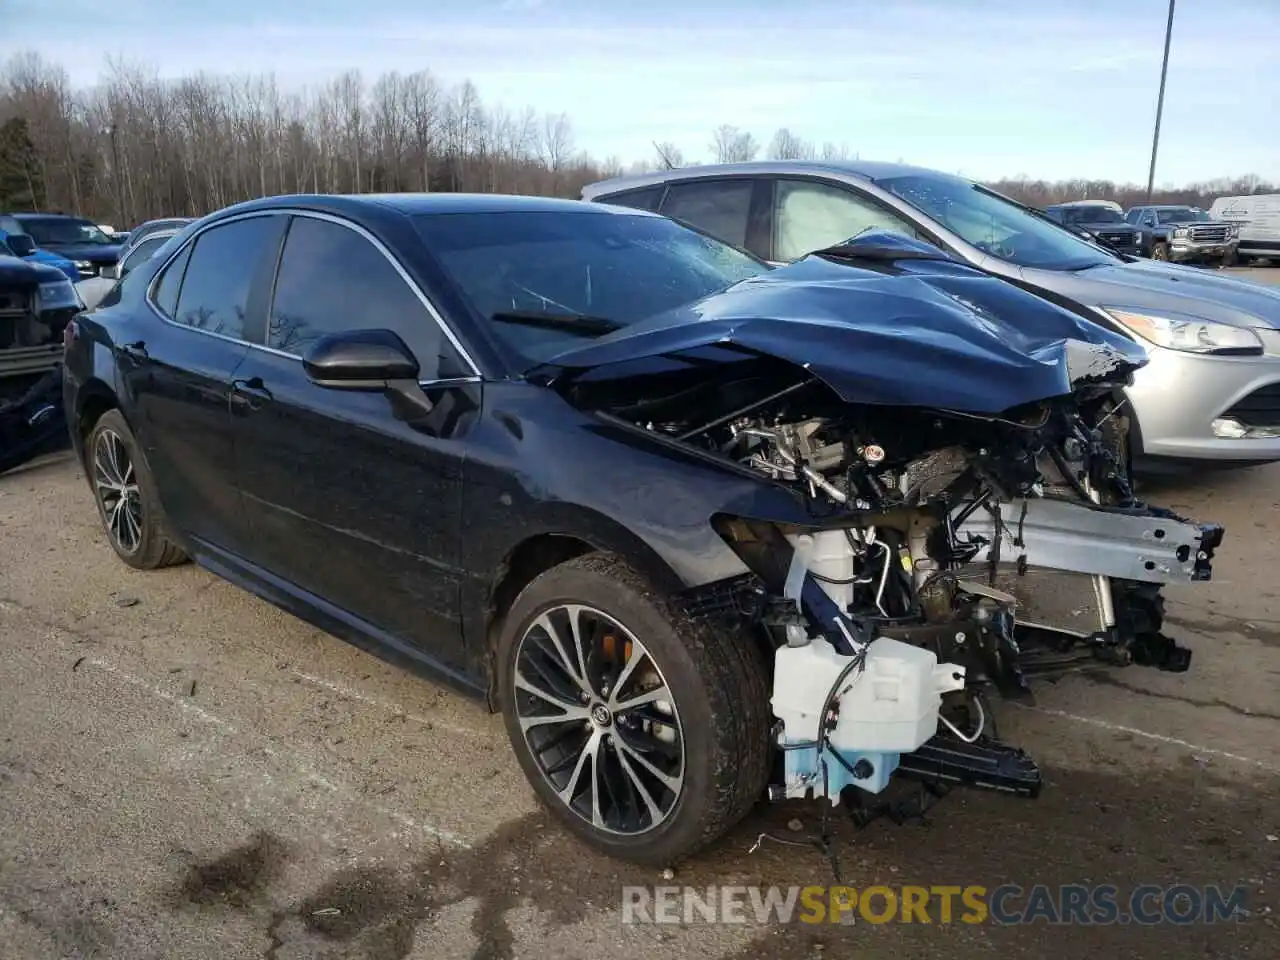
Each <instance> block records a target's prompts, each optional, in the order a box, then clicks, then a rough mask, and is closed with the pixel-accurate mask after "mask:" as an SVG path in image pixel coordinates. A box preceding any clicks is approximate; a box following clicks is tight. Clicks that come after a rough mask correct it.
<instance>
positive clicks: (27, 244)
mask: <svg viewBox="0 0 1280 960" xmlns="http://www.w3.org/2000/svg"><path fill="white" fill-rule="evenodd" d="M5 242H6V243H8V244H9V249H10V250H12V251H13V252H14V255H15V256H19V257H29V256H31V255H32V254H33V253H35V252H36V242H35V241H34V240H32V239H31V238H30V237H29V236H27V234H25V233H11V234H9V237H8V239H7V240H6V241H5Z"/></svg>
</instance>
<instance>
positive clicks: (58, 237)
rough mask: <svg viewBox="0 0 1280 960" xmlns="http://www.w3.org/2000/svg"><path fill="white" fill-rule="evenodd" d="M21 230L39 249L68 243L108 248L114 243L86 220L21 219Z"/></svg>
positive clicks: (65, 218)
mask: <svg viewBox="0 0 1280 960" xmlns="http://www.w3.org/2000/svg"><path fill="white" fill-rule="evenodd" d="M21 223H22V226H23V228H24V229H25V230H26V231H27V233H29V234H30V235H31V239H32V240H34V241H35V242H36V244H37V245H38V246H41V247H56V246H58V245H60V244H70V243H96V244H98V245H100V246H108V245H110V244H112V243H114V242H115V241H114V240H112V239H111V238H110V237H108V236H107V235H106V234H105V233H103V232H102V231H101V230H99V229H98V226H97V224H94V223H91V222H90V221H88V220H74V219H72V218H70V217H23V218H22V220H21Z"/></svg>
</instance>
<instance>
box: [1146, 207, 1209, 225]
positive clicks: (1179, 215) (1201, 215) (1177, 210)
mask: <svg viewBox="0 0 1280 960" xmlns="http://www.w3.org/2000/svg"><path fill="white" fill-rule="evenodd" d="M1156 216H1157V217H1159V218H1160V222H1161V223H1198V222H1200V221H1202V220H1208V219H1209V215H1208V214H1207V213H1205V212H1204V211H1203V210H1197V209H1196V208H1195V207H1165V208H1163V209H1161V210H1157V211H1156Z"/></svg>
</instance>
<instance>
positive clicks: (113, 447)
mask: <svg viewBox="0 0 1280 960" xmlns="http://www.w3.org/2000/svg"><path fill="white" fill-rule="evenodd" d="M93 483H94V491H95V492H96V494H97V497H98V506H99V507H100V508H101V509H102V519H103V522H104V523H105V524H106V527H107V533H108V534H109V535H110V537H111V539H112V540H113V541H114V542H115V545H116V547H117V548H118V549H119V550H120V551H122V552H123V553H126V554H133V553H136V552H137V550H138V548H139V547H140V546H141V545H142V495H141V493H140V491H139V490H138V478H137V474H136V473H135V472H134V466H133V460H132V458H131V457H130V456H129V450H128V448H127V447H126V446H125V445H124V440H123V439H121V437H120V435H119V434H118V433H116V432H115V431H114V430H103V431H102V432H101V433H100V434H98V439H97V440H96V441H95V442H94V447H93Z"/></svg>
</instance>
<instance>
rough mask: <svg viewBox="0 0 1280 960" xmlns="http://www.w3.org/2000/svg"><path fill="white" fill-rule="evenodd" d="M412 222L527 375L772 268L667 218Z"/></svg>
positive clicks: (559, 215)
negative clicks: (578, 346)
mask: <svg viewBox="0 0 1280 960" xmlns="http://www.w3.org/2000/svg"><path fill="white" fill-rule="evenodd" d="M415 220H416V221H417V226H418V231H419V233H420V234H421V235H422V237H423V239H424V240H426V242H427V247H428V249H429V250H430V251H431V253H432V254H433V255H434V256H435V257H436V258H437V259H438V260H439V261H440V263H441V264H442V265H443V267H444V268H445V270H446V271H447V272H448V273H449V275H450V276H451V277H452V279H453V280H454V282H455V283H456V284H457V285H458V287H459V288H460V289H461V291H462V294H463V295H464V296H465V297H466V299H467V300H468V301H469V302H470V304H471V306H472V307H473V308H474V309H475V310H476V311H477V312H478V313H479V314H480V316H482V317H484V318H487V319H489V320H490V326H489V329H490V331H491V332H492V333H493V335H494V336H495V337H497V338H498V339H499V340H501V341H502V342H503V343H504V344H505V345H506V346H507V347H508V348H509V349H510V350H512V351H513V352H514V353H516V354H517V355H518V356H519V357H520V358H521V359H522V361H523V362H525V364H526V369H527V368H528V367H533V366H535V365H537V364H538V363H540V362H542V361H544V360H547V359H549V358H550V357H552V356H555V355H556V354H557V353H561V352H563V351H564V350H566V349H568V348H570V347H572V346H573V345H574V344H575V343H579V342H581V340H582V338H584V337H598V336H602V335H603V334H605V333H608V332H609V331H610V330H611V329H617V328H619V327H625V326H627V325H629V324H632V323H635V322H637V321H639V320H643V319H645V318H646V317H650V316H653V315H655V314H658V313H662V312H664V311H666V310H670V309H672V308H673V307H678V306H680V305H682V304H686V303H692V302H693V301H694V300H699V299H701V298H702V297H705V296H708V295H709V294H712V293H716V292H717V291H719V290H723V289H725V288H726V287H729V286H732V285H733V284H735V283H737V282H738V281H740V280H745V279H747V278H748V277H754V276H758V275H759V274H762V273H765V272H766V271H768V270H769V269H770V268H769V266H768V265H767V264H765V263H763V262H762V261H759V260H756V259H755V258H754V257H752V256H750V255H749V254H746V253H743V252H742V251H740V250H737V249H735V248H733V247H730V246H728V245H727V244H724V243H721V242H720V241H719V240H715V239H712V238H711V237H708V236H705V235H704V234H701V233H698V232H697V231H695V230H691V229H689V228H688V227H684V226H681V225H680V224H678V223H675V222H674V221H671V220H667V219H665V218H663V217H652V216H646V215H639V214H637V215H630V214H625V213H613V212H610V213H576V212H575V213H566V212H560V211H538V212H506V213H488V212H486V213H458V214H432V215H426V216H419V217H416V218H415ZM540 317H546V321H545V322H538V321H539V318H540ZM495 318H496V319H495Z"/></svg>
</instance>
